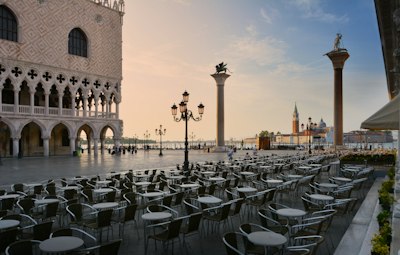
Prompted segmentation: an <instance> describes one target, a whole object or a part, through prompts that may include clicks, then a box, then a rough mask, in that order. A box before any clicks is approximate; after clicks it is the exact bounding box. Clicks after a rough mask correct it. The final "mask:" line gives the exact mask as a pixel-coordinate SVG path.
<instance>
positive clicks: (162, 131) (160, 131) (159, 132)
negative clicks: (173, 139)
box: [156, 125, 167, 156]
mask: <svg viewBox="0 0 400 255" xmlns="http://www.w3.org/2000/svg"><path fill="white" fill-rule="evenodd" d="M165 132H167V130H166V129H165V128H164V130H163V129H162V125H160V129H157V128H156V135H159V136H160V154H158V155H159V156H162V155H163V154H162V136H163V135H165Z"/></svg>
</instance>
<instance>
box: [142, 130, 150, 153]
mask: <svg viewBox="0 0 400 255" xmlns="http://www.w3.org/2000/svg"><path fill="white" fill-rule="evenodd" d="M143 136H144V140H143V150H146V143H147V139H149V138H150V134H149V131H148V130H146V133H144V134H143ZM147 146H148V145H147Z"/></svg>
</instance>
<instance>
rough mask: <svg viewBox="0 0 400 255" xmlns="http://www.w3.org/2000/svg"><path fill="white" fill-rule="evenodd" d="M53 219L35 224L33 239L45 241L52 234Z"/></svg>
mask: <svg viewBox="0 0 400 255" xmlns="http://www.w3.org/2000/svg"><path fill="white" fill-rule="evenodd" d="M52 227H53V221H44V222H41V223H39V224H36V225H34V226H33V239H35V240H39V241H44V240H46V239H48V238H49V237H50V235H51V230H52Z"/></svg>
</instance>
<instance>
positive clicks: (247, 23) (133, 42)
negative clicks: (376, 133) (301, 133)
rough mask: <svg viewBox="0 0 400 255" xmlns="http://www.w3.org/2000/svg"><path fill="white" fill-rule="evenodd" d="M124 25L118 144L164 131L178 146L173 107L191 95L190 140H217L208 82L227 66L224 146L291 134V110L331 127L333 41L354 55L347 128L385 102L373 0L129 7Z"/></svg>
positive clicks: (226, 0) (173, 2) (141, 2)
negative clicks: (222, 65) (217, 69)
mask: <svg viewBox="0 0 400 255" xmlns="http://www.w3.org/2000/svg"><path fill="white" fill-rule="evenodd" d="M125 4H126V6H125V15H124V20H123V22H124V24H123V81H122V103H121V105H120V118H121V119H122V120H123V122H124V129H123V131H124V137H133V136H134V135H137V137H139V139H140V138H143V136H144V133H145V132H146V130H148V131H149V133H150V134H151V136H150V139H156V135H155V129H156V128H159V127H160V124H161V125H162V127H163V129H164V128H165V129H166V135H165V136H164V137H163V140H171V141H172V140H183V139H184V132H185V127H184V126H185V125H184V122H180V123H177V122H175V121H174V120H173V118H172V115H171V106H172V105H173V104H174V103H176V104H179V102H180V101H181V100H182V93H183V92H184V91H185V90H187V91H188V92H189V94H190V96H189V103H188V108H189V109H190V110H192V111H193V113H194V115H195V116H198V113H197V105H198V104H199V103H203V104H204V105H205V111H204V115H203V118H202V120H201V121H199V122H195V121H193V120H191V121H189V124H188V125H189V134H190V135H191V134H192V133H193V135H194V136H195V138H194V140H214V139H215V138H216V128H217V126H216V104H217V101H216V99H217V88H216V83H215V80H214V79H213V78H212V77H211V76H210V74H213V73H214V72H215V65H217V64H218V63H220V62H222V61H223V62H225V63H227V64H228V65H227V67H228V68H229V70H230V71H231V73H229V74H230V75H231V76H230V77H229V78H228V79H227V80H226V82H225V88H224V94H225V97H224V100H225V140H231V139H234V140H241V139H244V138H248V137H254V136H255V135H256V134H259V133H260V131H262V130H267V131H269V132H275V133H276V132H278V131H279V132H281V133H291V128H292V126H291V125H292V114H293V110H294V106H295V103H296V104H297V108H298V111H299V115H300V124H301V123H306V122H307V119H308V117H311V118H312V120H313V121H319V120H320V119H321V118H323V119H324V121H325V122H326V123H327V125H328V126H333V68H332V64H331V62H330V60H329V59H328V57H327V56H324V54H325V53H327V52H329V51H331V50H332V49H333V42H334V39H335V37H336V33H341V34H342V35H343V37H342V46H343V47H344V48H346V49H347V50H348V52H349V54H350V58H349V59H348V60H347V61H346V63H345V66H344V70H343V113H344V115H343V123H344V126H343V129H344V132H348V131H351V130H358V129H360V124H361V122H362V121H364V120H365V119H366V118H368V117H369V116H370V115H372V114H373V113H374V112H376V111H377V110H378V109H380V108H381V107H382V106H383V105H384V104H386V103H387V102H388V101H389V96H388V92H387V85H386V76H385V70H384V63H383V57H382V50H381V43H380V39H379V31H378V25H377V19H376V14H375V7H374V3H373V1H372V0H351V1H348V0H335V1H331V0H129V1H125Z"/></svg>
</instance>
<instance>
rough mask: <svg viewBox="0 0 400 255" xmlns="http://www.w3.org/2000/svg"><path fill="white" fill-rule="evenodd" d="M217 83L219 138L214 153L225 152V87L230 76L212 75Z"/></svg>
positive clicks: (223, 74)
mask: <svg viewBox="0 0 400 255" xmlns="http://www.w3.org/2000/svg"><path fill="white" fill-rule="evenodd" d="M211 76H212V77H213V78H214V79H215V82H216V83H217V137H216V144H215V148H214V150H213V151H214V152H225V151H226V150H227V149H226V147H225V109H224V86H225V80H226V79H228V78H229V76H230V75H229V74H226V73H218V74H211Z"/></svg>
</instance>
